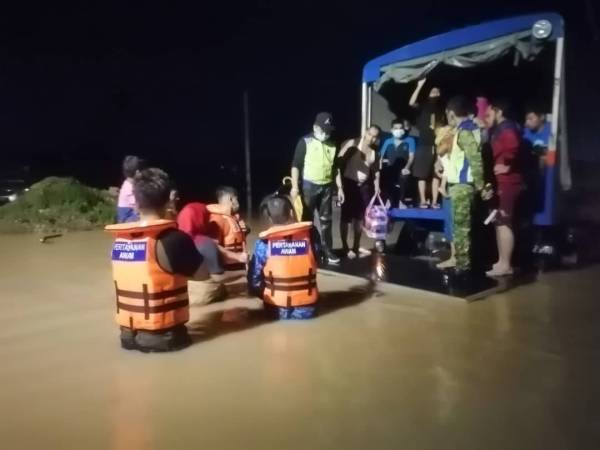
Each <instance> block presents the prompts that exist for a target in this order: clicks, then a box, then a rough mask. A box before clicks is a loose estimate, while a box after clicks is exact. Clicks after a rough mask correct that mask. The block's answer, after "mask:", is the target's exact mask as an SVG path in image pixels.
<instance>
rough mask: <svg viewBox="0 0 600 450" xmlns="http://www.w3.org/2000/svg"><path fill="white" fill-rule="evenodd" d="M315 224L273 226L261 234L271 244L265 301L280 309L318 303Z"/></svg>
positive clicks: (268, 253)
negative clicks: (312, 230)
mask: <svg viewBox="0 0 600 450" xmlns="http://www.w3.org/2000/svg"><path fill="white" fill-rule="evenodd" d="M312 226H313V225H312V222H300V223H294V224H291V225H282V226H274V227H271V228H269V229H268V230H267V231H263V232H262V233H260V235H259V237H260V238H261V239H266V240H267V242H268V245H269V248H268V250H267V262H266V264H265V267H264V269H263V274H264V277H265V290H264V294H263V298H264V301H265V302H267V303H271V304H273V305H275V306H279V307H288V308H289V307H292V306H307V305H312V304H314V303H316V301H317V299H318V297H319V290H318V288H317V260H316V257H315V254H314V253H313V249H312V242H311V236H310V230H311V228H312Z"/></svg>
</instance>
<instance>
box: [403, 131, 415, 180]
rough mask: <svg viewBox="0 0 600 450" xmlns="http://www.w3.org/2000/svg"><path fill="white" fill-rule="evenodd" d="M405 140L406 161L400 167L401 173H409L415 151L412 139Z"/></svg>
mask: <svg viewBox="0 0 600 450" xmlns="http://www.w3.org/2000/svg"><path fill="white" fill-rule="evenodd" d="M405 142H406V144H407V145H408V161H407V162H406V165H405V166H404V168H403V169H402V175H409V174H410V171H411V169H412V165H413V163H414V162H415V152H416V151H417V145H416V143H415V140H414V139H406V140H405Z"/></svg>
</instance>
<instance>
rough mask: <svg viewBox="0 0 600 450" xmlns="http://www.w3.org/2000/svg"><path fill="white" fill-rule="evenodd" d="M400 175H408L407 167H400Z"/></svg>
mask: <svg viewBox="0 0 600 450" xmlns="http://www.w3.org/2000/svg"><path fill="white" fill-rule="evenodd" d="M402 175H405V176H406V175H410V169H407V168H406V167H405V168H404V169H402Z"/></svg>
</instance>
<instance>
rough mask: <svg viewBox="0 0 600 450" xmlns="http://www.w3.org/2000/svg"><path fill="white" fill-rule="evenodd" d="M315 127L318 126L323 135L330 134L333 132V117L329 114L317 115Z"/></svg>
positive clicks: (321, 113)
mask: <svg viewBox="0 0 600 450" xmlns="http://www.w3.org/2000/svg"><path fill="white" fill-rule="evenodd" d="M315 125H318V126H319V128H321V130H323V131H324V132H325V133H331V132H332V131H333V130H335V127H334V126H333V117H332V115H331V113H328V112H320V113H319V114H317V117H316V118H315Z"/></svg>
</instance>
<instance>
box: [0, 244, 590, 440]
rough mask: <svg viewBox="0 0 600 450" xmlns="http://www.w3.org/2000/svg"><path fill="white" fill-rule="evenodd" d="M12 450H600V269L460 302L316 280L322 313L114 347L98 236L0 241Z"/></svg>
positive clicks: (245, 311) (213, 317)
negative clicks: (173, 346)
mask: <svg viewBox="0 0 600 450" xmlns="http://www.w3.org/2000/svg"><path fill="white" fill-rule="evenodd" d="M0 248H1V249H2V250H1V253H0V292H1V293H2V296H1V298H0V343H1V346H0V449H7V450H18V449H36V450H45V449H85V450H91V449H108V450H159V449H206V450H220V449H223V450H226V449H282V450H283V449H303V450H305V449H306V450H308V449H311V450H313V449H360V450H369V449H410V450H412V449H441V448H444V449H462V450H465V449H477V450H483V449H486V450H492V449H503V450H506V449H544V450H547V449H572V450H581V449H598V448H600V294H598V286H599V284H600V268H598V267H591V268H586V269H581V270H578V271H573V272H560V273H553V274H547V275H544V276H542V277H541V278H540V279H539V281H538V282H536V283H534V284H529V285H525V286H521V287H519V288H516V289H514V290H512V291H510V292H507V293H503V294H499V295H494V296H491V297H489V298H487V299H486V300H484V301H479V302H475V303H471V304H467V303H465V302H464V301H461V300H457V299H453V298H450V297H443V296H438V295H434V294H430V293H427V292H421V291H415V290H409V289H405V288H397V287H390V286H386V287H384V288H382V287H381V286H376V287H375V288H374V289H373V288H370V287H369V286H368V285H367V283H366V281H361V280H359V279H356V278H350V277H345V276H332V275H327V276H326V275H321V276H320V278H319V283H320V286H321V288H322V291H323V311H322V314H321V316H320V317H318V318H317V319H315V320H312V321H307V322H301V323H300V322H294V323H290V322H288V323H281V322H270V323H269V322H265V321H264V320H263V319H262V315H261V311H260V308H261V305H260V303H259V302H257V301H255V300H252V299H246V298H243V297H240V298H238V299H233V300H228V301H226V302H224V303H218V304H215V305H209V306H204V307H194V308H193V311H192V321H191V322H190V324H189V328H190V330H191V334H192V336H193V339H194V344H193V345H192V346H191V347H189V348H188V349H186V350H183V351H181V352H178V353H171V354H142V353H138V352H130V351H125V350H122V349H121V348H120V347H119V340H118V329H117V326H116V325H115V323H114V321H113V313H114V303H115V299H114V292H113V289H114V287H113V284H112V279H111V270H110V261H109V257H108V252H109V248H110V241H109V239H108V237H106V236H104V235H103V234H102V233H99V232H91V233H75V234H67V235H65V236H64V237H62V238H58V239H56V240H54V241H53V242H49V243H46V244H41V243H40V242H39V239H38V238H37V237H35V236H32V235H23V236H0Z"/></svg>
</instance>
